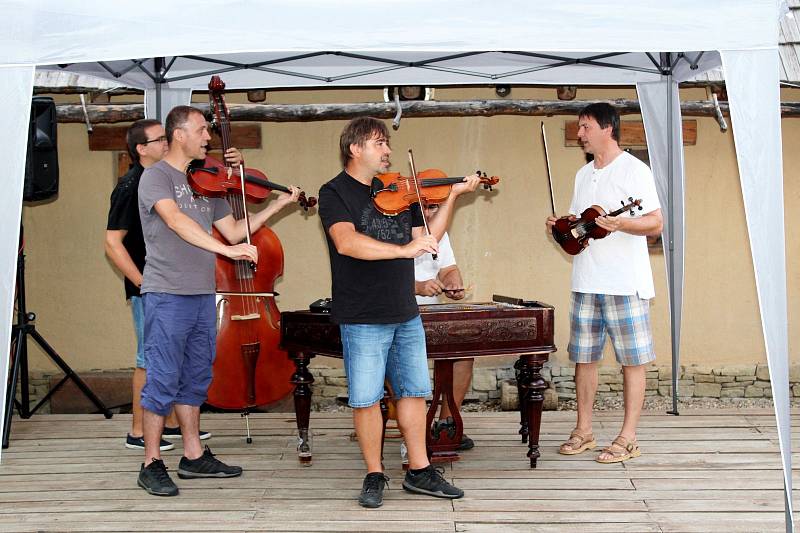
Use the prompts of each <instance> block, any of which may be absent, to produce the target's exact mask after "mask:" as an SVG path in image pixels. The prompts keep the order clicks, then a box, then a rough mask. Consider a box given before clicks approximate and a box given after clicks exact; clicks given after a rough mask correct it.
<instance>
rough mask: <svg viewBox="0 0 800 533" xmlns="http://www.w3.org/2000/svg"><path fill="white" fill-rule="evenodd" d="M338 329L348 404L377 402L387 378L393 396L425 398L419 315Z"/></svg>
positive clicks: (424, 354) (426, 383)
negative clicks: (408, 318) (342, 353)
mask: <svg viewBox="0 0 800 533" xmlns="http://www.w3.org/2000/svg"><path fill="white" fill-rule="evenodd" d="M339 329H340V330H341V334H342V347H343V348H344V370H345V373H346V375H347V385H348V389H349V399H348V402H349V404H350V406H351V407H355V408H359V407H369V406H371V405H374V404H376V403H378V402H379V401H380V400H381V398H383V383H384V380H385V379H386V378H388V379H389V383H390V384H391V386H392V390H393V391H394V394H395V398H398V399H399V398H424V397H426V396H428V395H429V394H430V393H431V379H430V376H429V375H428V356H427V352H426V349H425V330H424V329H423V328H422V319H421V318H420V317H419V316H417V317H415V318H412V319H411V320H409V321H408V322H403V323H400V324H341V325H340V326H339Z"/></svg>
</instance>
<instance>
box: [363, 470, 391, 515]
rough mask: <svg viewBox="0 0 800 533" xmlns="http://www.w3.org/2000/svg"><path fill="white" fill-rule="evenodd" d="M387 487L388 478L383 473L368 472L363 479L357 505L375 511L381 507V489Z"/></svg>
mask: <svg viewBox="0 0 800 533" xmlns="http://www.w3.org/2000/svg"><path fill="white" fill-rule="evenodd" d="M388 486H389V478H388V477H386V476H385V475H384V473H383V472H370V473H369V474H367V477H365V478H364V484H363V485H362V487H361V495H360V496H359V497H358V505H360V506H361V507H368V508H370V509H375V508H376V507H380V506H381V505H383V488H384V487H388Z"/></svg>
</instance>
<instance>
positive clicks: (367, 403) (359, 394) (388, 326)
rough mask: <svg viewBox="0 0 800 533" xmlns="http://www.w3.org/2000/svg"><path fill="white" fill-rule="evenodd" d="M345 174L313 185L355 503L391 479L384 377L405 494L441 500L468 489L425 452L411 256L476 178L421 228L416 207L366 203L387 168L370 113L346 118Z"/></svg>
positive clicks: (430, 243) (424, 380)
mask: <svg viewBox="0 0 800 533" xmlns="http://www.w3.org/2000/svg"><path fill="white" fill-rule="evenodd" d="M339 150H340V158H341V161H342V165H343V166H344V170H343V171H342V172H341V173H340V174H339V175H338V176H336V177H335V178H333V179H332V180H331V181H329V182H328V183H326V184H325V185H323V186H322V188H321V189H320V191H319V215H320V218H321V220H322V225H323V227H324V228H325V233H326V237H327V241H328V252H329V255H330V262H331V277H332V282H333V289H332V294H333V307H332V310H331V317H332V320H333V321H334V322H335V323H338V324H339V326H340V329H341V336H342V346H343V348H344V367H345V373H346V375H347V385H348V388H349V403H350V406H351V407H352V408H353V423H354V425H355V430H356V434H357V435H358V443H359V445H360V446H361V453H362V455H363V456H364V461H365V463H366V466H367V475H366V477H365V478H364V483H363V486H362V490H361V495H360V497H359V499H358V503H359V504H360V505H361V506H363V507H379V506H381V505H382V504H383V489H384V486H385V484H386V482H387V481H388V478H387V477H386V476H385V475H384V474H383V466H382V464H381V441H382V433H383V419H382V416H381V411H380V407H379V404H378V402H379V401H380V400H381V398H383V391H384V378H388V379H389V382H390V383H391V386H392V390H393V391H394V393H395V395H396V399H397V422H398V425H399V426H400V429H401V431H402V432H403V436H404V438H405V441H406V445H407V446H408V457H409V470H408V472H407V473H406V476H405V479H404V481H403V488H404V489H406V490H407V491H411V492H417V493H420V494H427V495H429V496H435V497H439V498H460V497H462V496H463V495H464V492H463V491H462V490H461V489H458V488H456V487H454V486H453V485H451V484H450V483H448V482H447V481H446V480H445V479H444V478H443V477H442V475H441V472H440V471H438V470H436V469H434V468H433V467H432V466H431V465H430V463H429V461H428V456H427V453H426V450H425V435H426V432H427V431H428V429H427V428H426V427H425V415H426V411H425V407H426V406H425V397H426V396H428V395H429V394H430V393H431V383H430V377H429V376H428V361H427V353H426V351H425V331H424V330H423V328H422V321H421V319H420V316H419V307H418V306H417V302H416V300H415V299H414V261H413V259H414V258H415V257H418V256H420V255H422V254H425V253H436V252H437V250H438V244H437V243H438V241H439V239H440V238H441V237H442V235H443V234H444V231H445V229H446V228H447V225H448V223H449V221H450V219H451V217H452V214H453V204H454V203H455V199H456V197H458V196H459V195H461V194H463V193H465V192H469V191H474V190H475V189H476V188H477V186H478V183H479V178H478V176H477V174H476V175H472V176H469V177H467V178H465V180H464V181H463V182H461V183H457V184H455V185H453V188H452V191H451V192H450V196H449V198H448V199H447V200H446V201H445V202H444V203H442V204H441V205H440V208H439V211H438V213H436V215H434V216H433V217H431V219H430V220H429V221H428V227H429V229H430V233H431V234H430V235H426V234H425V232H424V229H423V219H422V213H421V211H420V208H419V204H418V203H413V204H411V206H410V209H408V210H405V211H402V212H400V213H399V214H397V215H396V216H387V215H384V214H383V213H381V212H380V211H378V210H377V209H376V207H375V205H374V203H373V201H372V198H371V195H370V192H371V187H370V186H371V183H372V178H373V177H374V176H375V175H377V174H379V173H383V172H386V171H387V170H388V168H389V154H391V152H392V150H391V149H390V148H389V132H388V130H387V129H386V126H385V125H384V123H383V122H381V121H379V120H377V119H374V118H369V117H362V118H357V119H355V120H352V121H351V122H350V123H348V124H347V126H346V127H345V129H344V131H343V132H342V135H341V137H340V139H339Z"/></svg>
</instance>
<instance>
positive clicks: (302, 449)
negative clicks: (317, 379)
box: [289, 352, 314, 466]
mask: <svg viewBox="0 0 800 533" xmlns="http://www.w3.org/2000/svg"><path fill="white" fill-rule="evenodd" d="M289 357H290V358H291V359H292V360H293V361H294V364H295V367H296V368H297V371H296V372H295V373H294V374H292V380H291V382H292V383H293V384H294V416H295V421H296V422H297V459H298V460H299V461H300V464H302V465H303V466H311V461H312V457H313V453H312V452H313V450H312V445H311V432H310V430H309V421H310V418H311V394H312V391H311V385H312V384H313V383H314V376H313V375H311V372H309V371H308V364H309V362H311V359H312V358H313V357H314V354H308V353H305V352H289Z"/></svg>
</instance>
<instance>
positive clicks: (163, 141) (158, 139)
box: [139, 135, 167, 144]
mask: <svg viewBox="0 0 800 533" xmlns="http://www.w3.org/2000/svg"><path fill="white" fill-rule="evenodd" d="M165 142H167V136H166V135H162V136H161V137H156V138H155V139H150V140H148V141H145V142H143V143H139V144H150V143H165Z"/></svg>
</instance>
